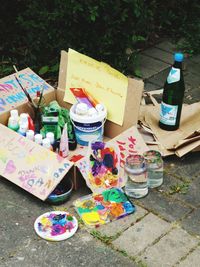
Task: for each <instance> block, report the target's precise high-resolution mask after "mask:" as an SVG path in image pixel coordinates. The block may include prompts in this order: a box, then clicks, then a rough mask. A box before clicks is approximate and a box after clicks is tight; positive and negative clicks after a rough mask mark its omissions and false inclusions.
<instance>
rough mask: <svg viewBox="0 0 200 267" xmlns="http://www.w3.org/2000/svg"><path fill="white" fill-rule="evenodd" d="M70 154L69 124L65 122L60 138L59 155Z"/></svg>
mask: <svg viewBox="0 0 200 267" xmlns="http://www.w3.org/2000/svg"><path fill="white" fill-rule="evenodd" d="M68 154H69V144H68V133H67V124H65V125H64V128H63V131H62V135H61V138H60V150H59V155H60V156H61V157H63V158H66V157H67V156H68Z"/></svg>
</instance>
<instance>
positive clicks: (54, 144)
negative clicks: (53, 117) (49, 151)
mask: <svg viewBox="0 0 200 267" xmlns="http://www.w3.org/2000/svg"><path fill="white" fill-rule="evenodd" d="M46 138H48V139H49V140H50V144H51V146H52V148H53V151H55V149H56V142H55V138H54V133H53V132H48V133H47V134H46Z"/></svg>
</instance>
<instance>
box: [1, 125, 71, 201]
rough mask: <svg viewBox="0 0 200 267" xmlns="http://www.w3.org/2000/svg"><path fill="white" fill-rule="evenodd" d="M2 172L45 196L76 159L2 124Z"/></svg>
mask: <svg viewBox="0 0 200 267" xmlns="http://www.w3.org/2000/svg"><path fill="white" fill-rule="evenodd" d="M0 136H1V142H0V176H3V177H5V178H6V179H8V180H10V181H11V182H13V183H15V184H16V185H18V186H20V187H21V188H23V189H24V190H26V191H28V192H29V193H31V194H33V195H35V196H36V197H38V198H40V199H41V200H45V199H46V198H47V197H48V195H49V194H50V193H51V192H52V191H53V190H54V188H55V187H56V185H57V184H58V183H59V182H60V181H61V180H62V178H63V177H64V176H65V174H66V173H67V172H68V171H69V169H70V168H71V167H72V165H73V163H71V162H70V161H68V160H67V159H64V158H62V157H60V156H58V155H57V154H56V153H54V152H52V151H49V150H48V149H46V148H44V147H42V146H40V145H38V144H36V143H34V142H33V141H31V140H29V139H27V138H26V137H23V136H21V135H19V134H18V133H16V132H14V131H12V130H10V129H9V128H7V127H6V126H4V125H2V124H0Z"/></svg>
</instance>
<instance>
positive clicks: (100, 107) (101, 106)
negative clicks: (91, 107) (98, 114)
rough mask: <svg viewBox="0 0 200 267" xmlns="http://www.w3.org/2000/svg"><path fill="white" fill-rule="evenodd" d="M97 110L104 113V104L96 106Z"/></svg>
mask: <svg viewBox="0 0 200 267" xmlns="http://www.w3.org/2000/svg"><path fill="white" fill-rule="evenodd" d="M95 108H96V110H97V111H103V110H104V106H103V105H102V104H100V103H99V104H97V105H96V106H95Z"/></svg>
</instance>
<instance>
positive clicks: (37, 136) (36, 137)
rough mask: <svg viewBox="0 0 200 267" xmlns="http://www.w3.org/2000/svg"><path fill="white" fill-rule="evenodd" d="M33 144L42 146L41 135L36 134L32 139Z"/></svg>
mask: <svg viewBox="0 0 200 267" xmlns="http://www.w3.org/2000/svg"><path fill="white" fill-rule="evenodd" d="M34 141H35V143H37V144H39V145H42V135H41V134H36V135H35V137H34Z"/></svg>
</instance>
